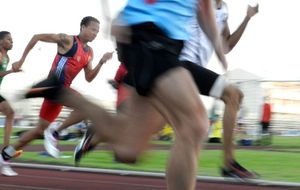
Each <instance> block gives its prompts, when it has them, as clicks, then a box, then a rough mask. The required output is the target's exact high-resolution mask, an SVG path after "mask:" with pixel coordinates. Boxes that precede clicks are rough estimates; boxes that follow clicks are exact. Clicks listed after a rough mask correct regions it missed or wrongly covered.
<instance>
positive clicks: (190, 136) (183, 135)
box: [176, 114, 209, 148]
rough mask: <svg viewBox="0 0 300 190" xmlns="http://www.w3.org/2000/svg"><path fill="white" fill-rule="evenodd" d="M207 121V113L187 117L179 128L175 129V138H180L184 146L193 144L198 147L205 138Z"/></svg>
mask: <svg viewBox="0 0 300 190" xmlns="http://www.w3.org/2000/svg"><path fill="white" fill-rule="evenodd" d="M208 126H209V121H208V117H207V115H205V114H203V115H202V116H201V115H200V114H197V115H195V117H193V118H189V119H188V120H187V121H186V122H185V123H184V125H183V127H182V128H181V129H179V130H178V131H177V134H176V139H177V138H178V137H179V139H178V140H180V139H182V142H183V143H184V144H186V146H195V148H198V147H199V145H200V144H202V142H203V141H204V140H205V139H206V138H207V135H208Z"/></svg>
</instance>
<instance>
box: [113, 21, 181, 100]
mask: <svg viewBox="0 0 300 190" xmlns="http://www.w3.org/2000/svg"><path fill="white" fill-rule="evenodd" d="M131 29H132V35H131V43H130V44H121V43H117V46H118V47H117V49H118V54H119V57H120V60H122V62H123V63H124V64H125V66H126V68H127V70H128V74H127V76H126V77H125V78H124V82H125V83H126V84H128V85H130V86H134V87H135V88H136V90H137V92H138V94H140V95H143V96H147V95H148V94H149V93H150V92H151V88H152V86H153V84H154V82H155V80H156V79H157V78H158V77H159V76H160V75H162V74H164V73H165V72H166V71H168V70H170V69H172V68H175V67H178V66H180V62H179V60H178V56H179V53H180V51H181V49H182V47H183V41H180V40H173V39H170V38H168V37H166V36H165V35H164V33H163V32H162V31H161V30H160V29H159V28H158V27H157V26H155V25H154V24H153V23H143V24H138V25H133V26H131Z"/></svg>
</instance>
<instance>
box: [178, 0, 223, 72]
mask: <svg viewBox="0 0 300 190" xmlns="http://www.w3.org/2000/svg"><path fill="white" fill-rule="evenodd" d="M221 3H222V6H221V7H220V8H216V9H215V16H216V22H217V27H218V30H219V32H220V35H221V33H222V31H223V30H224V28H225V26H226V23H227V19H228V9H227V5H226V3H225V2H221ZM215 6H216V4H215ZM188 31H189V33H190V39H189V40H187V41H185V43H184V48H183V49H182V51H181V55H180V58H179V59H180V60H184V61H191V62H193V63H196V64H198V65H200V66H203V67H206V65H207V64H208V62H209V59H210V58H211V55H212V54H213V51H214V48H213V46H212V44H211V42H210V41H209V39H208V38H207V36H206V34H205V32H204V31H203V30H202V29H201V27H200V26H199V24H198V21H197V18H196V16H195V17H193V18H192V19H191V20H190V21H189V23H188Z"/></svg>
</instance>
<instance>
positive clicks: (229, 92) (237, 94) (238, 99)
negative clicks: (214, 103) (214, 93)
mask: <svg viewBox="0 0 300 190" xmlns="http://www.w3.org/2000/svg"><path fill="white" fill-rule="evenodd" d="M243 98H244V93H243V92H242V91H241V90H240V89H239V88H237V87H236V86H233V85H229V86H227V87H225V89H224V92H223V94H222V97H221V99H222V100H223V101H224V103H225V104H226V105H230V106H234V107H236V108H237V109H238V108H239V106H240V104H241V103H242V101H243Z"/></svg>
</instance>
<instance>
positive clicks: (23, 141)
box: [13, 118, 50, 150]
mask: <svg viewBox="0 0 300 190" xmlns="http://www.w3.org/2000/svg"><path fill="white" fill-rule="evenodd" d="M49 125H50V122H49V121H47V120H44V119H42V118H39V121H38V125H37V126H36V127H35V128H33V129H31V130H29V131H27V132H26V133H25V134H23V135H22V136H21V138H20V139H19V140H18V142H17V143H16V144H14V145H13V147H14V149H15V150H20V149H22V148H23V147H24V146H26V145H27V144H28V143H30V142H31V141H33V140H35V139H37V138H39V137H41V136H42V135H43V132H44V130H45V129H47V128H48V127H49Z"/></svg>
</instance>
